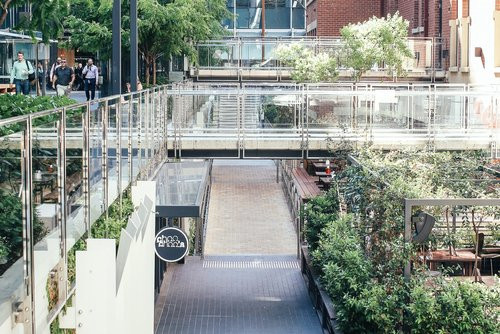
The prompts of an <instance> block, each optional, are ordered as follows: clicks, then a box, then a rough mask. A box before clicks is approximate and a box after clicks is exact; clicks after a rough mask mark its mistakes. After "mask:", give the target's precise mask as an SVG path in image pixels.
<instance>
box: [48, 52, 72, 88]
mask: <svg viewBox="0 0 500 334" xmlns="http://www.w3.org/2000/svg"><path fill="white" fill-rule="evenodd" d="M74 81H75V73H74V72H73V69H72V68H71V67H68V66H66V59H61V66H59V67H58V68H57V69H56V70H55V71H54V83H53V84H52V88H54V89H55V90H56V91H57V96H63V95H65V96H68V95H69V93H70V91H71V86H73V82H74Z"/></svg>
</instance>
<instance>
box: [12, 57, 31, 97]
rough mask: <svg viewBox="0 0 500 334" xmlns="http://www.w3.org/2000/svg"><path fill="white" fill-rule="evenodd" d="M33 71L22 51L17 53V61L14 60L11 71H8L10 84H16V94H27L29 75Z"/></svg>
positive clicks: (28, 90)
mask: <svg viewBox="0 0 500 334" xmlns="http://www.w3.org/2000/svg"><path fill="white" fill-rule="evenodd" d="M33 73H35V69H34V68H33V65H31V63H30V62H29V61H27V60H25V59H24V52H22V51H19V52H18V53H17V61H16V62H14V66H13V68H12V72H10V84H11V85H13V84H15V85H16V94H21V93H22V94H24V95H29V93H30V81H29V79H28V78H29V75H30V74H33Z"/></svg>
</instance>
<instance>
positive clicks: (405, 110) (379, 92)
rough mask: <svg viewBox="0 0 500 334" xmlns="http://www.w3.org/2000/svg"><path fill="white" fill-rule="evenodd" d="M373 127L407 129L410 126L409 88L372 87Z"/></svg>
mask: <svg viewBox="0 0 500 334" xmlns="http://www.w3.org/2000/svg"><path fill="white" fill-rule="evenodd" d="M372 89H373V92H374V96H373V120H372V123H373V127H375V128H384V129H401V128H402V129H407V128H408V124H409V119H410V117H409V116H410V115H409V97H408V94H407V93H408V87H407V86H398V87H393V86H372Z"/></svg>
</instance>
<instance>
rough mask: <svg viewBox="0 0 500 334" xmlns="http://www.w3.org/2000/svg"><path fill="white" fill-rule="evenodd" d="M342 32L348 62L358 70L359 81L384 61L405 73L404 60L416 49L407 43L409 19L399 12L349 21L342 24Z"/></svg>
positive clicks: (356, 76)
mask: <svg viewBox="0 0 500 334" xmlns="http://www.w3.org/2000/svg"><path fill="white" fill-rule="evenodd" d="M341 35H342V41H343V42H344V50H343V51H344V57H343V59H344V65H345V66H346V67H348V68H352V69H353V70H354V71H353V76H354V78H355V79H356V81H359V79H360V78H361V76H362V75H363V74H364V73H365V72H366V71H368V70H369V69H371V68H372V67H373V66H374V65H376V64H384V67H385V68H386V69H387V70H388V71H389V73H391V74H392V73H394V74H396V75H398V76H400V75H402V74H404V68H403V64H404V62H405V60H406V59H407V58H409V57H411V56H412V52H411V50H410V48H409V47H408V43H407V35H408V21H406V20H405V19H403V17H401V16H399V13H396V14H394V15H392V16H391V15H390V14H388V15H387V18H378V17H375V16H374V17H372V18H371V19H369V20H368V21H365V22H363V23H358V24H349V25H348V26H345V27H344V28H342V30H341Z"/></svg>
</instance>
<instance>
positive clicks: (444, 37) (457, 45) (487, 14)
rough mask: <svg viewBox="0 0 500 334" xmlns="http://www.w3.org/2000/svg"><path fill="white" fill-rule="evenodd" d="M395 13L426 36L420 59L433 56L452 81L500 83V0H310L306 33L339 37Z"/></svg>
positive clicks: (413, 34)
mask: <svg viewBox="0 0 500 334" xmlns="http://www.w3.org/2000/svg"><path fill="white" fill-rule="evenodd" d="M396 12H399V13H400V15H401V16H402V17H404V18H405V19H406V20H407V21H408V22H409V27H408V36H409V37H415V38H417V39H418V38H422V42H420V44H422V46H418V47H413V50H414V52H415V58H416V59H417V61H419V60H422V61H423V62H429V59H430V58H432V59H433V61H432V66H433V67H437V68H440V69H443V70H444V71H447V80H448V81H450V82H466V83H499V82H500V0H373V1H370V0H359V1H345V0H309V1H308V2H307V4H306V34H307V35H308V36H318V37H335V36H339V35H340V30H341V29H342V27H344V26H345V25H348V24H349V23H358V22H363V21H365V20H367V19H369V18H370V17H372V16H378V17H382V16H386V15H387V14H394V13H396ZM429 43H430V44H429ZM427 44H429V45H431V47H430V48H429V47H428V46H426V47H425V50H424V45H427ZM419 48H422V50H421V51H419Z"/></svg>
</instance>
